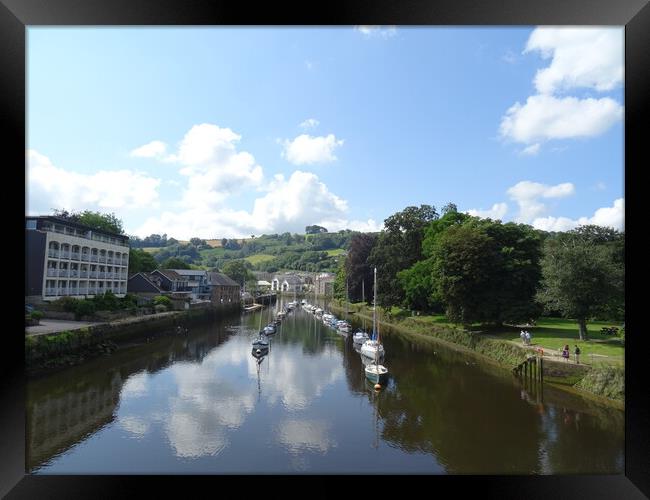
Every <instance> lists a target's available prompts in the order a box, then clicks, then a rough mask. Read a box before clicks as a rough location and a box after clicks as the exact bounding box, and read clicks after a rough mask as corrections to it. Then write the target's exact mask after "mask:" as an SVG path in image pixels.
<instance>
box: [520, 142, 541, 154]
mask: <svg viewBox="0 0 650 500" xmlns="http://www.w3.org/2000/svg"><path fill="white" fill-rule="evenodd" d="M539 148H540V144H539V142H536V143H535V144H531V145H530V146H528V147H526V148H524V149H523V150H522V151H521V154H522V155H527V156H534V155H536V154H537V153H539Z"/></svg>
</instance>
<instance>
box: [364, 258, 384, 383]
mask: <svg viewBox="0 0 650 500" xmlns="http://www.w3.org/2000/svg"><path fill="white" fill-rule="evenodd" d="M374 288H375V290H374V291H375V298H374V304H375V305H374V307H373V312H372V328H373V338H372V339H370V340H366V341H365V342H364V343H363V345H362V346H361V354H362V357H363V356H366V357H368V358H370V359H373V360H374V363H373V364H368V365H366V367H365V368H364V370H365V372H366V378H368V380H370V381H371V382H374V383H375V384H379V383H381V381H385V380H386V378H387V377H388V368H386V367H385V366H384V365H380V364H379V359H381V358H382V357H383V355H384V346H383V345H381V341H380V340H379V328H378V327H377V305H376V304H377V268H375V287H374Z"/></svg>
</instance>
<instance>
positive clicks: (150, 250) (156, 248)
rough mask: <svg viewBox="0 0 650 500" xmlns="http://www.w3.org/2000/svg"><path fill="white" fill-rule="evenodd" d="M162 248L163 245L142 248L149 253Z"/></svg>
mask: <svg viewBox="0 0 650 500" xmlns="http://www.w3.org/2000/svg"><path fill="white" fill-rule="evenodd" d="M161 248H162V247H145V248H142V250H144V251H145V252H148V253H154V252H157V251H158V250H160V249H161Z"/></svg>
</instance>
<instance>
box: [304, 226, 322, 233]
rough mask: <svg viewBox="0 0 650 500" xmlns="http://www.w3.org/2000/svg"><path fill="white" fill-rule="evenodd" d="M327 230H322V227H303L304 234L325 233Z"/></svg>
mask: <svg viewBox="0 0 650 500" xmlns="http://www.w3.org/2000/svg"><path fill="white" fill-rule="evenodd" d="M326 232H327V229H326V228H324V227H323V226H316V225H313V226H307V227H305V233H306V234H319V233H326Z"/></svg>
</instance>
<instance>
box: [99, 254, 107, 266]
mask: <svg viewBox="0 0 650 500" xmlns="http://www.w3.org/2000/svg"><path fill="white" fill-rule="evenodd" d="M99 262H101V263H102V264H106V257H102V256H101V255H100V256H99Z"/></svg>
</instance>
